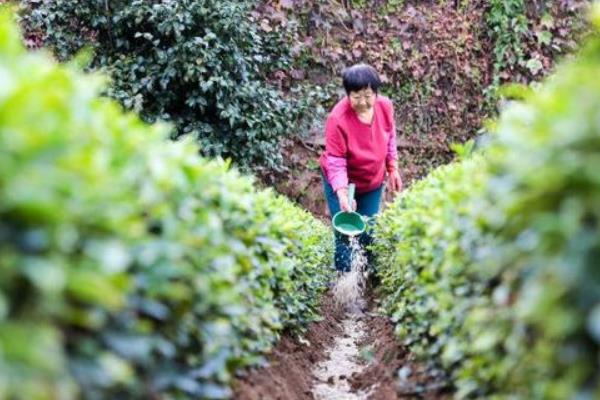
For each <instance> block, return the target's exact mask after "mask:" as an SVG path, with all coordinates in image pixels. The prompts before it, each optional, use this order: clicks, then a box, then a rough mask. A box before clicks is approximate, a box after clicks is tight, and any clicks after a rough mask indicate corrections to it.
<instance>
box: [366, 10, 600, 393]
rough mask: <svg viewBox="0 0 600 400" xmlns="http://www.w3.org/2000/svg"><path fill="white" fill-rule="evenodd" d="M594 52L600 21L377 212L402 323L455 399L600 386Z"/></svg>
mask: <svg viewBox="0 0 600 400" xmlns="http://www.w3.org/2000/svg"><path fill="white" fill-rule="evenodd" d="M595 10H596V11H595V14H594V15H596V20H595V22H596V24H597V26H598V27H599V28H600V19H599V18H598V15H600V9H599V8H598V6H596V8H595ZM598 60H600V36H598V34H597V33H596V34H595V35H594V36H593V37H592V38H591V39H590V41H589V42H588V44H587V46H586V47H585V48H584V50H582V51H581V53H580V54H579V55H578V57H577V59H576V60H575V61H572V62H569V63H567V64H565V65H563V66H561V67H559V68H558V71H557V73H556V74H555V75H552V76H551V77H550V78H548V79H547V80H546V81H545V82H544V83H543V85H542V86H541V88H539V89H536V90H529V91H527V90H525V91H524V92H523V93H522V96H523V97H524V100H523V101H522V102H518V103H515V104H513V105H511V106H509V107H508V108H507V109H506V110H505V111H504V112H503V113H502V115H501V117H500V119H499V121H498V122H497V124H495V126H494V127H493V131H494V132H495V134H494V135H493V137H492V138H491V139H490V140H491V143H489V144H488V145H487V146H486V148H485V150H484V151H483V155H480V154H477V155H475V156H473V157H472V158H470V159H467V160H463V161H461V162H457V163H454V164H452V165H449V166H445V167H442V168H441V169H439V170H436V171H435V172H433V174H432V175H431V176H429V177H428V178H426V179H425V180H423V181H421V182H419V183H418V184H416V185H414V187H413V188H412V189H411V190H410V192H408V193H407V194H406V195H404V196H402V197H401V198H400V199H399V200H398V201H397V202H396V203H395V204H394V205H393V206H392V207H390V209H389V210H388V211H386V212H385V213H384V215H383V216H382V218H381V219H380V221H379V222H378V233H377V235H378V240H379V243H378V244H377V253H378V254H379V255H380V258H379V263H380V265H379V273H380V276H381V279H382V282H383V292H384V294H385V296H386V308H387V310H388V311H389V312H390V314H391V315H392V316H393V318H394V319H395V320H396V321H397V323H398V325H397V333H398V335H399V336H400V338H401V339H402V340H403V341H405V342H406V343H407V344H410V345H411V346H412V347H411V348H413V349H415V350H416V351H417V352H418V354H420V355H421V357H423V358H424V359H428V360H435V362H434V363H433V365H432V367H433V368H434V369H437V368H441V369H442V370H443V371H445V374H446V375H445V378H446V379H448V382H452V384H454V385H455V386H456V388H457V397H459V398H498V399H504V398H506V399H508V398H511V399H514V398H518V399H565V398H582V399H595V398H597V397H598V396H599V395H600V386H599V385H598V382H600V364H599V361H598V360H599V354H600V336H599V335H598V332H599V326H600V325H599V321H600V319H599V315H600V314H599V311H598V310H599V307H600V295H599V294H600V276H599V275H598V256H599V255H600V240H599V238H600V231H599V229H600V228H599V224H598V221H600V208H599V206H598V205H599V204H600V186H599V181H598V179H597V172H596V171H598V167H599V165H598V154H599V152H600V125H599V122H600V115H599V113H598V110H599V109H600V95H599V93H600V87H599V86H598V79H597V77H598V73H599V72H600V63H599V62H598ZM463 150H464V149H463ZM434 373H437V374H439V371H438V370H434Z"/></svg>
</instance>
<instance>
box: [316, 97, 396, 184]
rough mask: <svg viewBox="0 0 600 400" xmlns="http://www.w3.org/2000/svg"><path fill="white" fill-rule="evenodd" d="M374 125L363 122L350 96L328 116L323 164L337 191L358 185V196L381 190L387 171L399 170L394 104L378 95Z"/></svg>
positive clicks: (321, 160)
mask: <svg viewBox="0 0 600 400" xmlns="http://www.w3.org/2000/svg"><path fill="white" fill-rule="evenodd" d="M373 108H374V115H373V122H372V123H371V125H368V124H365V123H364V122H362V121H360V119H359V118H358V115H357V114H356V112H355V111H354V109H353V108H352V106H351V105H350V100H348V97H344V98H343V99H342V100H340V101H339V102H338V103H337V104H336V105H335V107H333V110H332V111H331V112H330V113H329V116H328V117H327V123H326V125H325V151H324V152H323V154H322V155H321V158H320V165H321V169H322V170H323V172H324V173H325V176H326V177H327V180H328V182H329V183H330V184H331V186H332V187H333V190H335V191H337V190H338V189H340V188H344V187H346V186H348V182H349V181H350V182H352V183H354V184H356V191H357V193H365V192H369V191H371V190H374V189H376V188H378V187H379V186H380V185H381V184H382V183H383V180H384V179H385V172H386V170H387V172H388V173H392V172H393V171H394V170H395V169H396V164H397V160H398V151H397V150H396V126H395V123H394V109H393V106H392V102H391V101H390V99H388V98H387V97H385V96H381V95H378V96H377V98H376V100H375V104H374V106H373Z"/></svg>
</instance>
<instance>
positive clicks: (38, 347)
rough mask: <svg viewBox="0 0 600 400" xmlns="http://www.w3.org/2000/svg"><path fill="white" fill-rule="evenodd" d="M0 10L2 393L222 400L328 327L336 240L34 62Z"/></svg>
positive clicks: (87, 83)
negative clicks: (312, 332) (325, 313)
mask: <svg viewBox="0 0 600 400" xmlns="http://www.w3.org/2000/svg"><path fill="white" fill-rule="evenodd" d="M12 20H13V16H12V15H10V14H9V13H8V12H7V11H6V10H5V11H3V12H1V13H0V398H10V399H27V400H34V399H70V398H81V397H83V398H88V399H108V398H110V399H120V398H122V399H134V398H145V399H148V398H169V399H184V398H224V397H227V396H228V395H229V389H228V383H229V381H230V379H231V377H232V374H233V373H234V372H235V371H236V370H238V369H239V368H240V367H244V366H248V365H252V364H256V363H258V362H260V361H261V354H262V353H263V352H264V351H266V350H268V349H269V348H270V347H271V346H272V345H273V343H274V342H275V341H276V340H277V339H278V337H279V336H280V334H281V333H282V332H283V331H284V330H286V329H287V330H297V329H302V327H303V326H304V325H305V324H306V323H307V322H309V321H312V320H314V319H315V318H317V317H318V315H317V310H318V299H319V297H320V296H319V294H321V293H322V292H323V290H324V288H325V282H326V281H327V280H328V279H329V272H328V269H327V268H324V266H325V265H326V264H327V262H328V261H329V258H330V257H331V253H330V250H329V249H330V247H331V246H330V243H329V241H330V232H329V230H328V229H327V228H326V227H325V226H324V225H323V224H321V223H320V222H318V221H316V220H315V219H314V218H313V217H312V216H310V215H309V214H308V213H306V212H304V211H302V210H300V209H299V208H297V207H296V206H294V205H292V204H291V203H290V202H289V201H287V200H285V199H283V198H281V197H279V196H277V195H276V194H274V193H273V192H272V191H269V190H265V191H262V190H261V191H259V190H257V189H256V188H255V186H254V183H253V181H252V179H251V178H248V177H244V176H241V175H239V174H238V173H237V172H236V171H235V170H232V169H230V168H229V166H228V165H227V164H226V163H224V162H220V161H207V160H205V159H202V158H201V157H199V156H198V149H197V147H196V146H195V145H193V144H192V143H190V142H189V141H187V142H186V141H180V142H171V141H168V140H167V137H168V134H169V131H170V127H169V126H166V125H160V124H157V125H153V126H148V125H146V124H144V123H142V122H141V121H140V120H139V118H138V117H137V116H135V115H133V114H128V113H124V112H123V111H122V110H121V108H120V106H119V105H117V104H116V103H115V102H114V101H112V100H108V99H105V98H101V97H99V96H98V92H99V90H101V89H102V88H103V78H102V77H101V76H98V75H91V76H90V75H85V74H83V73H81V72H80V71H78V69H77V67H76V66H75V65H59V64H56V63H55V62H53V61H52V60H51V58H50V57H49V56H47V55H45V54H43V53H27V52H26V51H25V49H24V48H23V47H22V45H21V39H20V35H19V32H18V31H17V28H16V25H15V24H14V23H13V21H12Z"/></svg>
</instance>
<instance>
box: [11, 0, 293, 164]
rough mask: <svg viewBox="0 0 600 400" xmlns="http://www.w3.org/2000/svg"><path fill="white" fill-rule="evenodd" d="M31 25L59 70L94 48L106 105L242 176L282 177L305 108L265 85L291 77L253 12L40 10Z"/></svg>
mask: <svg viewBox="0 0 600 400" xmlns="http://www.w3.org/2000/svg"><path fill="white" fill-rule="evenodd" d="M22 4H23V15H24V19H25V24H26V25H27V26H28V27H30V29H32V30H37V31H39V32H44V33H45V40H44V42H45V44H46V45H48V46H50V47H51V48H52V49H53V50H54V52H55V53H56V54H57V55H58V57H59V58H60V59H61V60H64V59H68V58H70V57H72V56H73V55H74V54H75V53H76V52H77V51H78V50H80V49H81V48H82V47H84V46H91V47H92V48H93V50H94V53H95V57H94V60H93V63H92V67H93V68H100V69H103V70H106V71H107V72H109V73H110V76H111V78H112V85H111V86H110V87H109V89H108V95H110V96H111V97H113V98H115V99H117V100H119V101H120V102H121V104H123V105H125V106H126V107H127V108H129V109H133V110H135V111H138V112H141V115H142V117H143V118H144V119H145V120H147V121H150V122H153V121H155V120H157V119H163V120H167V121H172V122H173V123H174V124H175V125H176V128H177V129H176V131H175V133H174V136H176V137H179V136H181V135H190V136H192V137H194V138H195V139H197V140H198V141H199V143H200V145H201V150H202V152H203V153H204V154H205V155H211V156H214V155H217V156H223V157H225V158H227V157H231V158H232V159H233V161H234V162H235V163H236V164H238V165H240V166H242V167H248V166H254V167H261V166H267V167H276V166H277V165H278V163H279V162H280V161H281V160H280V158H281V156H280V154H279V151H278V150H279V146H278V145H279V140H280V139H281V138H282V137H283V136H285V135H288V134H289V133H290V130H291V128H292V126H294V124H295V122H296V120H297V118H298V116H299V115H300V111H301V109H302V104H303V103H302V102H301V101H300V102H295V101H292V100H291V99H288V98H285V97H284V96H283V94H282V93H281V92H280V91H278V90H276V89H275V88H274V87H272V86H270V85H269V84H267V83H266V76H268V75H269V72H270V71H273V70H275V69H287V68H288V66H289V65H288V64H289V56H288V48H289V46H287V45H286V42H285V39H284V37H283V34H275V33H271V34H269V33H267V32H263V31H262V30H261V28H260V24H259V21H255V20H254V19H253V17H252V15H251V13H250V11H251V7H252V6H253V2H251V1H239V0H226V1H216V0H207V1H193V0H177V1H164V2H156V1H149V0H136V1H132V2H130V1H121V0H110V1H104V0H103V1H99V0H95V1H88V0H76V1H43V2H40V1H37V0H36V1H33V0H26V1H24V2H22Z"/></svg>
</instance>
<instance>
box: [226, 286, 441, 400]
mask: <svg viewBox="0 0 600 400" xmlns="http://www.w3.org/2000/svg"><path fill="white" fill-rule="evenodd" d="M368 297H369V298H368V302H369V307H368V310H367V311H366V312H365V313H361V314H360V315H354V316H352V315H348V314H346V313H345V312H344V311H343V310H341V309H340V308H339V307H336V306H335V302H334V301H333V296H332V294H331V293H328V294H327V295H326V296H325V298H324V304H323V308H322V313H323V316H324V319H323V320H322V321H320V322H316V323H313V324H311V325H310V326H309V328H308V332H307V333H306V335H305V336H304V337H302V338H300V337H297V336H293V335H289V334H288V335H285V336H284V337H283V339H282V340H281V341H280V343H279V344H278V345H277V346H276V348H275V349H274V351H273V352H272V353H271V354H270V355H269V356H268V366H267V367H264V368H253V369H250V370H248V371H246V372H245V373H244V376H241V377H239V378H238V379H237V381H236V382H235V383H234V386H233V389H234V399H237V400H258V399H261V400H309V399H310V400H312V399H320V398H324V397H323V396H324V394H323V393H331V394H330V396H332V397H329V398H332V399H333V398H340V399H349V398H356V399H370V400H371V399H373V400H393V399H412V398H421V399H448V398H450V394H449V393H448V392H444V390H443V388H439V385H436V384H435V382H432V381H431V378H430V377H428V376H427V374H426V373H425V372H424V371H425V369H424V368H423V366H421V365H419V363H417V362H415V360H414V359H413V357H412V356H411V354H410V352H409V351H408V350H407V349H406V348H405V347H403V346H401V345H400V344H399V342H398V341H397V340H396V339H395V336H394V328H393V324H392V322H391V321H390V320H389V319H388V318H387V317H385V316H382V315H380V314H379V313H377V306H378V305H377V301H376V300H375V299H374V297H373V295H372V294H370V295H369V296H368ZM349 321H350V322H349ZM349 327H350V328H351V329H360V330H361V332H357V333H356V334H354V333H353V332H348V329H349ZM340 346H350V347H351V346H357V348H355V349H350V350H347V351H346V352H347V353H349V354H351V355H352V357H353V361H354V362H355V365H352V366H351V370H350V371H348V372H349V373H347V374H343V373H341V372H338V371H336V372H335V375H336V376H330V377H329V378H327V377H326V374H327V371H325V369H327V368H329V366H328V365H331V364H335V362H336V358H335V357H337V359H338V360H340V361H339V363H346V362H347V361H348V360H347V359H346V358H345V355H340V354H339V353H340V351H341V350H340ZM332 361H333V362H332ZM401 368H404V370H410V371H411V373H410V374H409V375H408V376H405V377H404V378H405V379H404V380H402V379H400V378H399V377H398V371H399V370H400V369H401ZM324 384H327V385H329V386H330V389H331V390H330V392H327V391H325V392H324V391H323V389H324V387H323V385H324ZM325 389H327V388H325ZM338 389H339V390H338ZM335 393H347V394H346V395H337V396H336V395H335ZM315 394H316V395H317V396H315Z"/></svg>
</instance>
